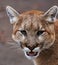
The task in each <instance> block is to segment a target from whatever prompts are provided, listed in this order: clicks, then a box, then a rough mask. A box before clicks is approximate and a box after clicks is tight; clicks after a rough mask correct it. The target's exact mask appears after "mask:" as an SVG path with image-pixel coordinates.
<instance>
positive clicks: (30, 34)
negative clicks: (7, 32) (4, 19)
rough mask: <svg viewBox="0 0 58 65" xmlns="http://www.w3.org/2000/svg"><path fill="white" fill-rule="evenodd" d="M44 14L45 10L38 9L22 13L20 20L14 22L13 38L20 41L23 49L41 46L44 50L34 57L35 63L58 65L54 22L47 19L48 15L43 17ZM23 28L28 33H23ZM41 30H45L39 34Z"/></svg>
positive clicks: (38, 64) (39, 64)
mask: <svg viewBox="0 0 58 65" xmlns="http://www.w3.org/2000/svg"><path fill="white" fill-rule="evenodd" d="M52 12H53V11H52ZM43 15H44V12H42V11H37V10H32V11H28V12H24V13H22V14H20V16H19V19H18V21H17V22H15V23H13V33H12V38H13V39H14V40H15V41H17V42H20V45H21V48H22V49H24V48H25V47H27V48H28V47H30V48H32V47H33V48H34V49H35V48H37V47H40V50H42V51H41V52H40V53H39V56H38V57H37V58H36V59H33V60H34V63H35V65H57V64H58V58H57V57H58V50H57V45H58V44H57V43H54V41H55V30H54V22H52V21H51V22H50V21H47V18H48V16H44V17H43ZM49 16H50V15H49ZM21 30H25V31H26V33H27V35H23V34H22V33H21ZM41 30H44V32H43V33H42V34H40V35H39V36H38V35H37V32H38V31H41ZM53 43H54V44H53ZM52 44H53V45H52ZM32 51H33V50H32Z"/></svg>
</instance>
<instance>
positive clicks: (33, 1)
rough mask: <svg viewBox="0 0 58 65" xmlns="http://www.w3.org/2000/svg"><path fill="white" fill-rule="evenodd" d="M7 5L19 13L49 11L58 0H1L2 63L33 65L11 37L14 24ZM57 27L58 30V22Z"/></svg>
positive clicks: (0, 34) (0, 48)
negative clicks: (10, 18) (11, 21)
mask: <svg viewBox="0 0 58 65" xmlns="http://www.w3.org/2000/svg"><path fill="white" fill-rule="evenodd" d="M7 5H10V6H12V7H13V8H15V9H16V10H17V11H18V12H19V13H22V12H24V11H28V10H34V9H35V10H42V11H47V10H48V9H49V8H50V7H52V6H53V5H57V6H58V0H0V65H33V64H32V61H30V60H27V59H26V58H25V56H24V54H23V52H22V51H21V49H20V48H19V46H18V45H17V44H16V43H15V42H14V41H13V40H12V38H11V33H12V25H11V24H10V22H9V18H8V17H7V14H6V11H5V7H6V6H7ZM56 28H57V30H58V22H56V23H55V29H56ZM57 32H58V31H57Z"/></svg>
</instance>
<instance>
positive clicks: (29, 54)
mask: <svg viewBox="0 0 58 65" xmlns="http://www.w3.org/2000/svg"><path fill="white" fill-rule="evenodd" d="M26 54H27V55H28V56H36V55H37V54H38V52H26Z"/></svg>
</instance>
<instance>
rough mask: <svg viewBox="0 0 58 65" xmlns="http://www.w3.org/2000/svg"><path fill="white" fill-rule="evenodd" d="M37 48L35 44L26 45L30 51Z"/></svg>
mask: <svg viewBox="0 0 58 65" xmlns="http://www.w3.org/2000/svg"><path fill="white" fill-rule="evenodd" d="M37 46H38V44H36V45H26V47H27V48H29V49H30V50H33V49H34V48H36V47H37Z"/></svg>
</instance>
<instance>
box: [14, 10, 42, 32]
mask: <svg viewBox="0 0 58 65" xmlns="http://www.w3.org/2000/svg"><path fill="white" fill-rule="evenodd" d="M41 15H42V13H41V12H40V11H39V14H35V12H34V11H31V12H27V13H24V14H21V15H20V17H19V21H18V22H17V23H15V24H14V29H15V31H16V30H17V29H18V30H20V29H22V30H34V31H35V30H38V29H41V28H42V23H43V22H41V21H40V19H41ZM15 31H13V32H15Z"/></svg>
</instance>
